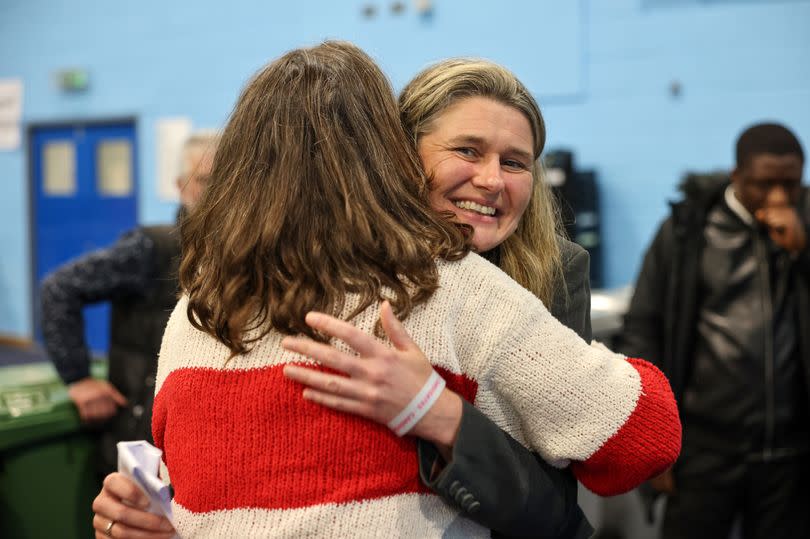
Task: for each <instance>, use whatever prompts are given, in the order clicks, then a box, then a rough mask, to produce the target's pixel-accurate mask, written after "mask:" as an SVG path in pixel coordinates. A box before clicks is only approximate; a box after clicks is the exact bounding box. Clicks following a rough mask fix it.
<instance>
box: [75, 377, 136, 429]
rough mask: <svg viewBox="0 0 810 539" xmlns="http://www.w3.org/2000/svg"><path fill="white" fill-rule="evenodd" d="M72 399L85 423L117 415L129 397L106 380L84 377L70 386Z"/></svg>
mask: <svg viewBox="0 0 810 539" xmlns="http://www.w3.org/2000/svg"><path fill="white" fill-rule="evenodd" d="M68 396H69V397H70V400H72V401H73V403H74V404H75V405H76V408H78V409H79V417H81V418H82V421H84V422H85V423H91V422H97V421H104V420H105V419H109V418H111V417H112V416H114V415H115V413H116V412H117V411H118V407H119V406H126V404H127V399H126V397H124V396H123V395H122V394H121V393H120V392H119V391H118V390H117V389H115V388H114V387H113V386H112V384H110V383H109V382H107V381H106V380H97V379H95V378H89V377H88V378H82V379H81V380H78V381H76V382H73V383H72V384H70V386H69V387H68Z"/></svg>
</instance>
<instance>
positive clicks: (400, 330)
mask: <svg viewBox="0 0 810 539" xmlns="http://www.w3.org/2000/svg"><path fill="white" fill-rule="evenodd" d="M380 321H381V322H382V326H383V330H385V334H386V335H388V338H389V339H390V340H391V343H392V344H393V345H394V347H395V348H396V349H397V350H408V349H410V348H412V347H413V346H414V342H413V340H412V339H411V336H410V335H408V331H407V330H406V329H405V326H404V325H403V324H402V322H400V321H399V318H397V317H396V315H394V310H393V309H392V308H391V304H390V303H389V302H388V301H387V300H386V301H383V303H382V306H381V307H380Z"/></svg>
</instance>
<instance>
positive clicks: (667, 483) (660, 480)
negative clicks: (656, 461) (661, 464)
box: [649, 468, 675, 494]
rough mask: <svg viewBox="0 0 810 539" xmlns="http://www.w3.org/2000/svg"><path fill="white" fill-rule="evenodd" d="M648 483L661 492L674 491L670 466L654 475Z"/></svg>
mask: <svg viewBox="0 0 810 539" xmlns="http://www.w3.org/2000/svg"><path fill="white" fill-rule="evenodd" d="M649 483H650V486H651V487H652V488H654V489H655V490H656V491H658V492H661V493H663V494H674V493H675V478H674V476H673V475H672V468H669V469H668V470H667V471H665V472H664V473H662V474H660V475H656V476H655V477H653V478H652V479H650V481H649Z"/></svg>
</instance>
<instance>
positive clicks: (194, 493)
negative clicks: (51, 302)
mask: <svg viewBox="0 0 810 539" xmlns="http://www.w3.org/2000/svg"><path fill="white" fill-rule="evenodd" d="M438 268H439V272H440V289H439V290H438V291H437V292H436V293H435V295H434V296H433V297H432V298H431V299H430V301H429V302H427V303H426V304H423V305H420V306H419V307H417V308H416V309H414V311H413V312H412V313H411V315H410V316H409V317H408V319H407V320H406V321H405V322H404V323H405V326H406V327H407V329H408V331H409V333H410V335H411V336H412V338H413V339H414V340H415V341H416V343H417V344H419V346H420V347H421V349H422V350H423V352H424V353H425V355H426V356H427V357H428V358H431V360H432V361H434V366H435V367H436V369H437V370H438V371H439V373H440V374H442V376H443V377H444V378H445V379H446V381H447V385H448V387H450V388H451V389H453V390H454V391H456V392H458V393H459V394H461V395H462V396H463V397H465V398H466V399H468V400H470V401H471V402H473V403H474V404H475V406H476V407H478V408H479V409H480V410H482V411H483V412H484V413H485V414H486V415H487V416H489V417H490V418H491V419H492V420H493V421H494V422H495V423H496V424H498V425H499V426H500V427H501V428H503V429H504V430H506V431H507V432H509V433H510V434H511V435H512V436H514V437H515V438H516V439H517V440H519V441H520V442H521V443H523V444H525V445H526V446H528V447H531V448H533V449H534V450H536V451H538V452H539V453H540V454H541V455H542V456H543V457H544V458H545V459H546V460H548V461H549V462H552V463H554V464H557V465H561V466H562V465H565V464H567V463H568V462H569V461H570V462H572V466H573V470H574V473H575V474H576V475H577V477H578V478H579V479H580V481H582V482H583V483H584V484H585V485H586V486H588V487H589V488H590V489H591V490H593V491H595V492H597V493H600V494H615V493H618V492H623V491H626V490H629V489H630V488H633V487H634V486H636V485H638V484H639V483H641V482H642V481H644V480H645V479H647V478H648V477H650V476H651V475H654V474H656V473H658V472H660V471H662V470H664V469H665V468H667V467H668V466H670V465H671V464H672V463H673V462H674V461H675V459H676V457H677V455H678V451H679V449H680V436H681V430H680V422H679V419H678V412H677V408H676V405H675V401H674V397H673V395H672V392H671V390H670V388H669V384H668V382H667V380H666V378H665V377H664V376H663V375H662V374H661V372H660V371H658V369H656V368H655V367H653V366H652V365H650V364H649V363H646V362H644V361H640V360H632V359H631V360H626V359H625V358H624V357H622V356H619V355H616V354H613V353H612V352H610V351H608V350H607V349H605V348H604V347H602V346H601V345H598V344H594V345H588V344H586V343H585V342H583V341H582V340H581V339H579V337H578V336H577V335H576V334H575V333H574V332H573V331H571V330H569V329H568V328H566V327H564V326H563V325H562V324H560V323H559V322H558V321H557V320H555V319H554V318H553V317H552V316H551V315H550V314H549V312H548V311H547V310H546V309H545V307H544V306H543V305H542V303H541V302H540V301H539V300H537V298H536V297H535V296H533V295H532V294H531V293H529V292H527V291H526V290H524V289H523V288H522V287H520V286H519V285H517V284H516V283H515V282H514V281H512V280H511V279H510V278H509V277H508V276H506V274H504V273H503V272H501V271H500V270H499V269H498V268H496V267H495V266H493V265H491V264H489V263H488V262H486V261H485V260H483V259H482V258H480V257H478V256H477V255H469V256H467V257H465V258H464V259H462V260H460V261H457V262H445V261H440V262H438ZM186 307H187V299H186V298H183V299H181V300H180V302H179V303H178V305H177V307H176V308H175V310H174V312H173V314H172V316H171V318H170V320H169V323H168V326H167V328H166V333H165V335H164V339H163V346H162V348H161V352H160V361H159V367H158V379H157V387H156V390H157V394H156V397H155V406H154V415H153V433H154V438H155V442H156V444H157V445H158V447H160V448H161V449H163V451H164V459H165V462H166V465H167V467H168V469H169V474H170V476H171V480H172V483H173V485H174V488H175V498H174V501H173V504H174V511H175V517H176V521H177V526H178V532H179V533H180V535H181V536H183V537H191V536H210V537H237V536H238V537H250V536H261V537H302V536H318V537H325V536H326V537H420V538H422V537H449V536H458V537H479V536H480V537H488V534H489V532H488V530H485V529H483V528H482V527H480V526H478V525H477V524H475V523H473V522H472V521H470V520H469V519H466V518H464V517H463V516H460V515H459V514H458V513H457V512H456V511H455V510H454V509H452V508H451V507H449V506H448V505H447V504H445V503H444V502H443V501H442V500H441V499H440V498H439V497H438V496H435V495H433V494H432V493H430V492H429V491H428V490H427V489H426V488H425V487H424V486H423V485H421V484H420V482H419V479H418V466H417V459H416V445H415V442H414V440H413V439H412V438H410V437H405V438H397V437H396V436H395V435H394V434H393V433H392V432H390V431H389V430H388V429H387V428H386V427H385V426H383V425H378V424H375V423H372V422H371V421H368V420H365V419H360V418H356V417H353V416H350V415H345V414H341V413H337V412H333V411H331V410H328V409H326V408H323V407H320V406H318V405H315V404H312V403H309V402H306V401H304V400H303V398H302V397H301V391H302V388H301V386H300V385H298V384H296V383H294V382H291V381H289V380H287V379H285V378H284V376H283V375H282V367H283V366H284V365H285V364H286V363H290V362H301V361H302V359H301V357H300V356H297V355H295V354H292V353H290V352H287V351H286V350H284V349H283V348H282V347H281V338H282V335H280V334H278V333H276V332H271V333H270V334H268V335H267V336H265V337H264V338H263V339H261V340H260V341H259V342H258V343H256V345H255V346H254V347H253V349H252V350H251V351H250V352H249V353H248V354H247V355H245V356H239V357H237V358H235V359H233V360H231V361H229V362H228V363H227V364H226V359H227V358H228V357H229V355H230V353H229V350H228V349H227V348H226V347H225V346H224V345H222V344H221V343H219V342H218V341H216V340H215V339H213V338H212V337H210V336H209V335H207V334H205V333H203V332H200V331H198V330H196V329H194V328H193V327H192V326H191V324H190V323H189V322H188V319H187V317H186ZM350 308H351V305H350V306H349V307H348V309H350ZM347 312H348V311H347ZM378 318H379V309H378V307H377V306H374V307H371V308H369V309H367V310H366V311H365V312H363V313H361V315H359V316H358V317H357V318H356V319H355V320H353V322H354V323H355V324H356V325H357V326H358V327H360V328H361V329H363V330H365V331H366V332H371V331H372V330H373V327H374V324H375V322H376V321H377V319H378ZM338 346H343V345H342V343H339V344H338ZM538 510H542V508H538Z"/></svg>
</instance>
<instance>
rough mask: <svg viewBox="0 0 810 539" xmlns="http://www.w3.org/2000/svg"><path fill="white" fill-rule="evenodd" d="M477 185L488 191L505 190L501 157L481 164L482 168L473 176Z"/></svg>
mask: <svg viewBox="0 0 810 539" xmlns="http://www.w3.org/2000/svg"><path fill="white" fill-rule="evenodd" d="M473 184H474V185H475V186H476V187H480V188H481V189H485V190H487V191H492V192H498V191H501V190H503V186H504V181H503V170H502V169H501V162H500V159H494V158H493V159H489V160H487V161H486V162H485V163H483V165H482V166H481V169H480V170H479V171H478V173H477V174H476V175H475V177H474V178H473Z"/></svg>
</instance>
